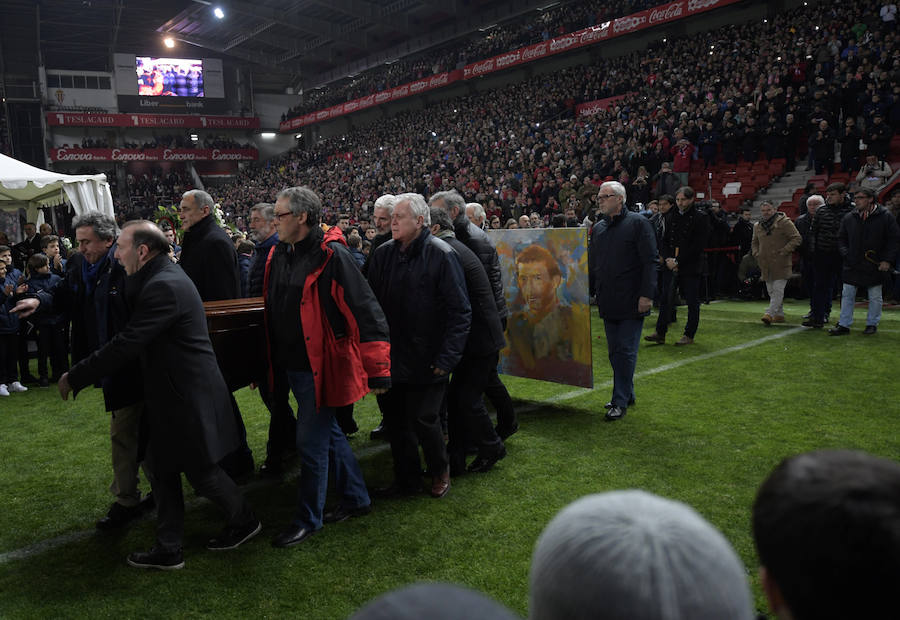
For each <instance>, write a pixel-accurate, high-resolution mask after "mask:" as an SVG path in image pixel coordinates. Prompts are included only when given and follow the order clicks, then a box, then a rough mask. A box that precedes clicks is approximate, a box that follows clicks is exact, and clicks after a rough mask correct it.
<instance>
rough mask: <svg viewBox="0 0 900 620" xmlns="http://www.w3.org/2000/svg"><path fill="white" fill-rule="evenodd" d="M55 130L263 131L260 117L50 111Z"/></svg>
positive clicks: (50, 121)
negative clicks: (142, 128) (102, 128)
mask: <svg viewBox="0 0 900 620" xmlns="http://www.w3.org/2000/svg"><path fill="white" fill-rule="evenodd" d="M47 124H48V125H50V126H51V127H150V128H172V129H259V118H257V117H245V116H205V115H200V116H190V115H187V114H107V113H105V112H47Z"/></svg>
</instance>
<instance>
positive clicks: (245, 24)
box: [0, 0, 559, 93]
mask: <svg viewBox="0 0 900 620" xmlns="http://www.w3.org/2000/svg"><path fill="white" fill-rule="evenodd" d="M558 4H559V2H557V1H553V0H519V1H516V0H501V1H496V0H221V1H216V0H153V1H152V2H148V1H147V0H4V1H3V2H2V5H3V6H2V9H0V13H2V15H0V17H2V18H3V19H0V21H2V22H5V23H6V25H5V26H3V27H2V32H0V36H2V38H3V39H4V40H5V41H6V43H5V44H4V45H3V50H2V52H3V54H4V55H6V56H7V58H6V66H7V70H9V68H10V64H11V63H12V62H15V61H16V58H15V55H16V54H17V53H27V51H28V50H30V49H33V48H34V46H35V43H34V41H35V36H34V35H35V33H36V31H37V32H39V34H40V49H39V54H40V56H41V57H42V58H43V64H44V65H45V66H46V67H48V68H52V69H73V70H95V71H109V70H111V56H112V53H113V52H124V53H135V54H137V55H159V56H173V55H182V56H188V57H191V56H197V55H199V54H201V53H202V54H204V55H205V56H206V57H210V56H213V57H226V58H231V59H233V61H234V62H236V63H238V64H241V65H249V66H250V68H251V70H252V79H253V88H254V90H256V91H259V92H266V91H268V92H282V93H283V92H285V91H286V89H287V88H293V89H294V90H295V91H296V90H299V89H301V88H302V89H310V88H314V87H318V86H322V85H324V84H327V83H329V82H333V81H335V80H339V79H342V78H345V77H348V76H349V77H353V76H354V75H355V74H357V73H359V72H361V71H365V70H367V69H369V68H372V67H375V66H378V65H383V64H385V63H390V62H393V61H394V60H396V59H397V58H400V57H403V56H407V55H410V54H417V53H419V52H424V51H426V50H428V49H429V48H433V47H434V46H436V45H442V44H446V43H448V42H451V41H454V40H456V39H460V38H462V37H466V36H468V35H470V34H472V33H477V32H479V30H485V29H487V28H490V27H493V26H495V25H496V24H498V23H502V22H503V21H505V20H509V19H511V18H513V17H515V16H517V15H522V14H524V13H528V12H531V11H535V10H540V9H544V8H548V7H550V6H555V5H558ZM216 9H220V10H221V12H222V14H223V17H222V18H218V17H216V15H215V13H214V12H215V10H216ZM166 36H168V37H171V38H173V39H174V40H175V41H176V42H177V45H176V47H175V48H174V49H166V48H164V47H163V45H162V39H163V38H164V37H166ZM200 49H202V50H204V51H203V52H201V51H199V50H200ZM22 60H25V59H24V58H23V59H22ZM32 62H33V61H32Z"/></svg>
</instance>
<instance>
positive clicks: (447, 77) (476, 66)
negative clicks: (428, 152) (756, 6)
mask: <svg viewBox="0 0 900 620" xmlns="http://www.w3.org/2000/svg"><path fill="white" fill-rule="evenodd" d="M740 1H741V0H682V1H680V2H671V3H669V4H663V5H660V6H658V7H655V8H652V9H647V10H646V11H641V12H640V13H633V14H632V15H627V16H625V17H620V18H619V19H615V20H613V21H611V22H606V23H604V24H601V25H599V26H591V27H590V28H585V29H584V30H578V31H576V32H570V33H569V34H564V35H561V36H558V37H555V38H553V39H549V40H547V41H542V42H540V43H535V44H534V45H529V46H527V47H522V48H519V49H517V50H514V51H512V52H507V53H505V54H500V55H498V56H494V57H493V58H488V59H487V60H482V61H479V62H476V63H472V64H470V65H467V66H466V67H465V68H463V69H457V70H456V71H450V72H449V73H441V74H440V75H434V76H431V77H430V78H427V79H423V80H419V81H416V82H410V83H409V84H404V85H403V86H397V87H396V88H393V89H391V90H384V91H381V92H380V93H377V94H374V95H369V96H368V97H363V98H361V99H354V100H353V101H348V102H347V103H342V104H339V105H336V106H333V107H330V108H327V109H325V110H319V111H318V112H310V113H309V114H306V115H305V116H298V117H296V118H292V119H289V120H286V121H284V122H283V123H281V125H279V130H280V131H284V132H287V131H291V130H294V129H299V128H300V127H303V126H305V125H311V124H313V123H319V122H322V121H326V120H329V119H332V118H335V117H338V116H342V115H344V114H350V113H351V112H357V111H359V110H364V109H365V108H368V107H371V106H373V105H378V104H381V103H387V102H388V101H396V100H397V99H401V98H403V97H408V96H410V95H417V94H420V93H422V92H425V91H427V90H431V89H432V88H438V87H441V86H446V85H448V84H451V83H453V82H456V81H458V80H469V79H472V78H476V77H479V76H482V75H486V74H488V73H493V72H494V71H500V70H502V69H508V68H510V67H515V66H517V65H521V64H524V63H526V62H533V61H535V60H540V59H541V58H546V57H547V56H552V55H553V54H560V53H562V52H568V51H570V50H573V49H577V48H579V47H584V46H587V45H593V44H594V43H599V42H600V41H606V40H608V39H612V38H615V37H620V36H623V35H626V34H629V33H632V32H637V31H638V30H643V29H645V28H650V27H652V26H659V25H661V24H666V23H668V22H672V21H675V20H678V19H684V18H686V17H690V16H692V15H697V14H699V13H703V12H705V11H709V10H711V9H717V8H719V7H723V6H728V5H729V4H734V3H736V2H740Z"/></svg>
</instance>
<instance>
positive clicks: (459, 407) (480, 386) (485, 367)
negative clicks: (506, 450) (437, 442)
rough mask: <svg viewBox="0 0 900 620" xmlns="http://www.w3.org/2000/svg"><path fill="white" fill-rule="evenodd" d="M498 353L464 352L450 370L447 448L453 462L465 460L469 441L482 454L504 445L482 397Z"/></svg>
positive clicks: (487, 454)
mask: <svg viewBox="0 0 900 620" xmlns="http://www.w3.org/2000/svg"><path fill="white" fill-rule="evenodd" d="M497 361H498V354H497V353H493V354H491V355H487V356H478V357H476V356H471V355H464V356H463V358H462V359H461V360H460V362H459V364H457V366H456V368H455V369H454V370H453V375H452V378H451V379H450V386H449V388H448V391H447V413H448V418H447V431H448V435H449V439H450V441H449V446H448V451H449V453H450V455H449V458H450V460H451V462H452V463H454V464H455V465H459V464H461V463H465V460H466V446H467V445H468V444H469V443H471V444H473V445H475V446H476V447H477V448H478V453H479V454H480V455H482V456H491V455H493V454H495V453H496V452H498V451H499V450H500V449H501V446H502V445H503V442H502V441H500V437H499V436H498V435H497V431H495V430H494V426H493V424H491V418H490V416H489V415H488V412H487V409H486V408H485V406H484V401H483V400H482V399H481V395H482V393H484V389H485V387H487V382H488V378H489V377H490V372H491V368H494V369H496V368H497Z"/></svg>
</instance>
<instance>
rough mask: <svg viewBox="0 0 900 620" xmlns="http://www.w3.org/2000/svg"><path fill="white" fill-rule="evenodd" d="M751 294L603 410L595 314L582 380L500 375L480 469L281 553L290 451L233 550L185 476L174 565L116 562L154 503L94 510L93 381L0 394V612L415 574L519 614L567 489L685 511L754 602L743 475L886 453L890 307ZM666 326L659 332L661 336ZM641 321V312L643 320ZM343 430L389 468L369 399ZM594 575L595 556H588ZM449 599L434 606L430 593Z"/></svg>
mask: <svg viewBox="0 0 900 620" xmlns="http://www.w3.org/2000/svg"><path fill="white" fill-rule="evenodd" d="M763 308H764V304H763V303H762V302H759V303H753V302H747V303H742V302H721V303H713V304H710V305H705V306H703V308H702V311H701V322H700V330H699V332H698V334H697V338H696V344H694V345H692V346H689V347H675V346H672V345H665V346H653V345H647V346H642V347H641V351H640V354H639V358H638V370H637V377H636V382H635V391H636V394H637V405H636V406H634V407H632V408H629V410H628V415H627V417H626V418H625V419H624V420H622V421H620V422H616V423H605V422H604V421H603V415H602V414H603V404H604V403H605V402H606V401H607V400H609V396H610V380H611V372H610V370H609V366H608V362H607V359H606V347H605V342H604V341H603V339H602V332H603V329H602V324H601V323H600V321H599V320H597V318H596V316H594V317H593V318H592V321H593V332H594V335H595V336H600V338H595V339H594V348H593V354H594V377H595V383H596V388H595V389H594V390H584V389H580V388H573V387H570V386H562V385H555V384H550V383H543V382H537V381H529V380H524V379H515V378H508V380H507V386H508V387H509V390H510V392H511V394H512V395H513V397H514V398H515V399H516V404H517V408H518V410H519V412H520V424H521V430H520V431H519V432H518V433H517V434H516V435H514V436H513V437H512V438H510V439H509V440H508V442H507V448H508V456H507V457H506V459H504V460H503V461H501V462H500V463H499V464H498V465H497V467H496V468H495V469H494V470H493V471H491V472H490V473H487V474H471V475H468V476H465V477H461V478H457V479H454V480H453V486H452V488H451V490H450V493H449V495H448V496H447V497H446V498H444V499H441V500H434V499H431V498H429V497H427V496H422V497H417V498H409V499H402V500H394V501H382V502H377V503H376V504H375V510H374V512H373V513H372V514H371V515H369V516H367V517H365V518H359V519H351V520H349V521H347V522H344V523H339V524H335V525H328V526H326V527H325V528H324V529H323V530H322V531H321V532H319V533H318V534H317V535H316V536H314V537H312V538H311V539H309V540H308V541H306V542H304V543H303V544H301V545H299V546H298V547H295V548H292V549H273V548H272V547H271V546H270V544H269V540H270V539H271V537H272V536H274V535H275V534H276V533H277V532H278V531H279V530H280V529H281V528H282V527H283V526H284V525H286V524H287V523H288V522H289V520H290V517H291V514H292V511H293V507H294V503H295V500H296V476H297V465H296V464H294V465H293V469H292V471H291V473H290V474H289V475H288V476H287V477H286V478H285V480H284V481H282V482H280V483H279V482H266V481H259V480H257V481H252V482H250V483H248V484H247V485H246V486H245V492H246V493H247V495H248V497H249V498H250V500H251V502H252V504H253V506H254V508H255V510H256V512H257V514H258V516H259V517H260V519H261V520H262V522H263V526H264V529H263V533H262V535H260V536H259V537H257V538H255V539H254V540H252V541H251V542H249V543H247V544H246V545H245V546H243V547H241V548H240V549H238V550H236V551H233V552H225V553H213V552H209V551H206V550H205V548H204V544H205V541H206V540H207V538H209V537H210V536H212V535H214V534H216V533H218V531H219V529H220V528H221V526H222V521H221V518H220V515H219V514H218V513H217V511H216V509H215V508H214V507H213V506H212V505H211V504H209V503H207V502H206V501H204V500H198V499H197V498H195V497H194V496H193V494H192V492H191V491H186V501H187V503H188V511H187V521H186V526H185V527H186V532H185V562H186V567H185V569H184V570H182V571H174V572H167V573H163V572H156V571H141V570H137V569H133V568H130V567H129V566H127V565H126V563H125V556H126V555H127V554H128V553H129V552H131V551H135V550H146V549H148V548H149V546H150V545H151V544H152V542H153V536H154V521H153V517H148V518H145V519H143V520H141V521H138V522H136V523H134V524H133V525H132V526H131V527H129V528H126V529H125V530H124V531H122V532H120V533H115V534H105V533H104V534H101V533H98V532H97V531H96V530H95V528H94V521H95V520H96V519H97V518H98V517H100V516H101V515H102V514H103V513H104V512H105V511H106V509H107V507H108V505H109V503H110V501H111V496H110V495H109V493H108V490H107V488H108V486H109V483H110V465H109V439H108V427H109V421H108V414H106V413H104V412H103V406H102V398H101V394H100V392H99V391H98V390H89V391H87V392H85V393H84V394H82V395H80V396H79V397H78V400H77V401H75V402H72V401H69V402H62V401H61V400H60V399H59V396H58V394H57V392H56V390H55V387H51V388H43V389H41V388H32V389H31V390H30V391H29V392H28V393H27V394H13V395H12V396H10V397H7V398H3V399H2V400H0V464H2V465H0V617H2V618H59V617H89V616H90V617H97V618H102V617H113V616H116V617H137V616H139V617H145V618H153V617H159V618H172V617H197V616H210V617H252V618H257V617H259V618H262V617H273V618H274V617H284V616H291V617H295V618H304V619H318V618H344V617H346V616H347V615H349V614H350V613H352V612H353V611H354V610H356V609H357V608H359V607H360V606H361V605H363V604H364V603H365V602H366V601H368V600H369V599H371V598H373V597H374V596H376V595H378V594H380V593H382V592H385V591H387V590H390V589H393V588H396V587H398V586H401V585H403V584H407V583H411V582H414V581H418V580H440V581H450V582H455V583H459V584H464V585H467V586H469V587H472V588H475V589H478V590H481V591H483V592H486V593H487V594H489V595H491V596H493V597H494V598H496V599H498V600H499V601H501V602H503V603H504V604H506V605H508V606H509V607H511V608H512V609H513V610H515V611H516V612H518V613H520V614H522V615H523V616H524V615H525V614H526V613H527V606H528V570H529V563H530V556H531V551H532V548H533V546H534V543H535V540H536V539H537V536H538V535H539V534H540V532H541V530H542V528H543V527H544V526H545V525H546V523H547V522H548V521H549V520H550V518H551V517H552V516H553V515H554V514H555V513H556V512H557V511H558V510H559V509H561V508H562V507H563V506H565V505H566V504H568V503H569V502H571V501H573V500H574V499H576V498H578V497H580V496H582V495H585V494H588V493H596V492H601V491H606V490H611V489H624V488H642V489H646V490H648V491H652V492H654V493H657V494H660V495H664V496H666V497H671V498H675V499H678V500H681V501H684V502H687V503H689V504H690V505H692V506H694V507H695V508H696V509H697V510H698V511H699V512H700V513H701V514H703V515H704V516H705V517H706V518H707V519H708V520H710V521H711V522H712V523H713V524H714V525H716V526H717V527H718V528H719V529H721V530H722V531H723V532H724V534H725V535H726V536H727V538H728V539H729V540H730V541H731V542H732V544H733V545H734V547H735V548H736V550H737V552H738V554H739V555H740V557H741V558H742V559H743V561H744V563H745V565H746V567H747V576H748V579H749V580H750V582H751V585H752V587H753V589H754V593H755V595H756V603H757V606H758V607H759V609H760V611H763V610H764V601H763V599H762V596H761V594H760V590H759V583H758V580H757V577H756V557H755V552H754V550H753V543H752V539H751V536H750V506H751V504H752V501H753V497H754V494H755V492H756V488H757V487H758V485H759V483H760V482H761V481H762V480H763V478H764V477H765V476H766V474H767V473H768V472H769V471H770V470H771V469H772V467H773V466H774V465H775V464H776V463H777V462H778V461H779V460H780V459H782V458H783V457H785V456H787V455H790V454H795V453H797V452H802V451H806V450H812V449H816V448H855V449H861V450H866V451H868V452H871V453H874V454H878V455H881V456H886V457H889V458H893V459H898V458H900V405H898V394H900V391H898V388H897V379H896V375H897V369H898V363H897V359H898V352H900V312H898V311H897V310H886V311H885V315H884V318H883V320H882V323H881V326H880V328H879V332H878V334H876V335H875V336H872V337H864V336H862V335H861V333H860V332H861V331H862V326H864V323H865V321H864V318H865V309H863V308H858V309H857V311H856V322H855V324H854V327H853V332H852V333H851V334H850V335H849V336H844V337H840V338H831V337H828V336H827V335H826V333H825V332H824V331H822V330H807V329H804V328H801V327H799V322H800V319H799V317H800V315H802V314H803V313H804V312H805V311H806V308H807V306H806V302H801V301H791V302H789V303H788V304H786V311H787V314H788V323H787V324H784V325H777V326H773V327H765V326H764V325H763V324H762V323H761V322H760V321H759V316H760V315H761V314H762V311H763ZM684 316H685V309H684V308H681V309H680V316H679V318H680V322H679V323H678V324H677V325H675V326H673V328H672V331H670V336H671V337H670V341H674V340H675V339H677V336H679V335H680V328H681V327H682V326H683V320H684ZM651 330H652V325H651V324H650V323H649V322H648V324H647V326H646V328H645V333H649V332H650V331H651ZM236 396H237V399H238V402H239V403H240V406H241V410H242V411H243V413H244V419H245V422H246V426H247V432H248V438H249V441H250V446H251V448H252V449H253V451H254V455H255V456H256V457H257V459H258V460H261V459H262V458H263V457H264V455H265V439H266V432H267V426H268V413H267V412H266V410H265V409H264V407H263V406H262V403H261V401H260V400H259V397H258V395H257V394H255V393H254V392H251V391H250V390H247V389H245V390H242V391H240V392H238V393H237V395H236ZM356 419H357V421H358V422H359V425H360V427H361V429H362V430H361V432H360V433H358V434H357V435H356V436H354V437H353V438H352V439H351V444H352V446H353V448H354V449H355V450H356V452H357V455H358V456H359V458H360V461H361V463H362V466H363V470H364V472H365V475H366V479H367V482H368V483H369V484H370V485H372V486H381V485H383V484H386V483H388V482H389V481H390V477H391V475H390V454H389V451H388V450H387V446H386V445H385V444H383V443H380V442H372V441H369V439H368V431H369V430H370V429H371V428H373V427H374V426H375V425H376V424H377V422H378V414H377V407H376V406H375V402H374V399H373V398H372V397H371V396H368V397H366V398H365V399H364V400H363V401H362V402H360V403H359V404H358V405H357V407H356ZM601 570H602V569H601ZM448 603H450V602H448Z"/></svg>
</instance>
